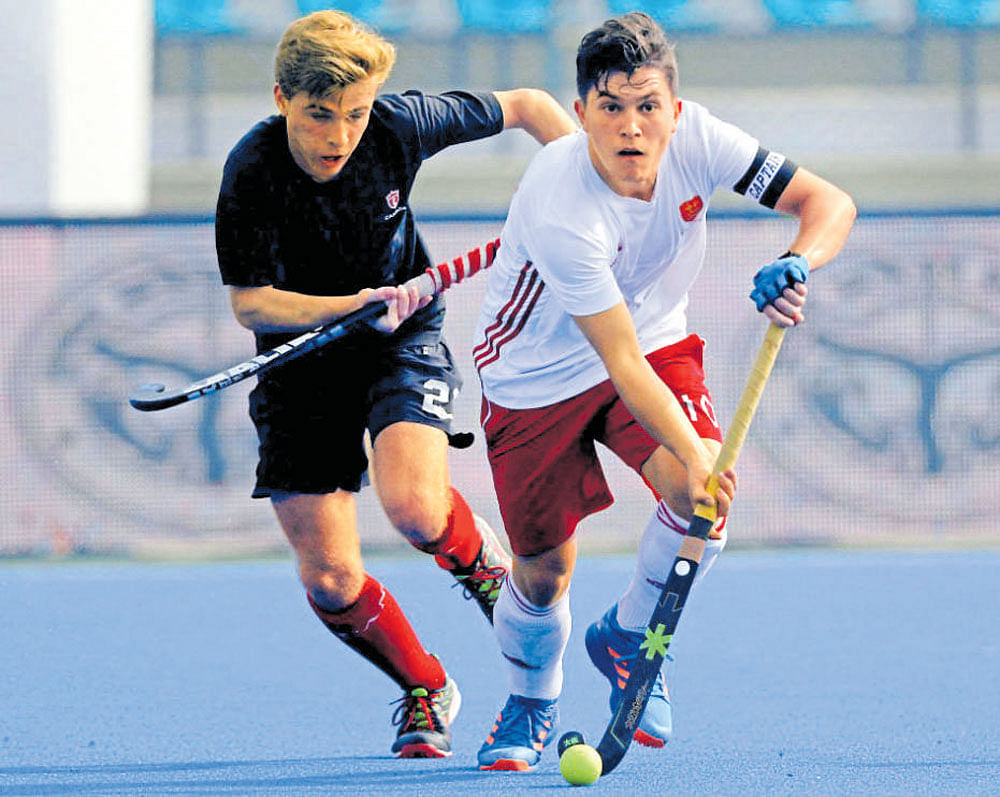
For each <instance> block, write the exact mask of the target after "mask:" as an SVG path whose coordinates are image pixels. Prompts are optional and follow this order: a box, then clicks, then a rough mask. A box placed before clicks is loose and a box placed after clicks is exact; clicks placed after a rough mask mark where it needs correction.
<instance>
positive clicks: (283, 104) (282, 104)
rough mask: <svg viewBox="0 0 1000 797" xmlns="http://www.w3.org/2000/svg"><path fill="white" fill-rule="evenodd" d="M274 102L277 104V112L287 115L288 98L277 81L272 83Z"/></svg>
mask: <svg viewBox="0 0 1000 797" xmlns="http://www.w3.org/2000/svg"><path fill="white" fill-rule="evenodd" d="M274 104H275V105H277V106H278V113H280V114H281V115H282V116H287V115H288V98H287V97H286V96H285V94H284V92H283V91H282V90H281V86H279V85H278V84H277V83H275V84H274Z"/></svg>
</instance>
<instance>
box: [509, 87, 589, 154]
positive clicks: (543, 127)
mask: <svg viewBox="0 0 1000 797" xmlns="http://www.w3.org/2000/svg"><path fill="white" fill-rule="evenodd" d="M493 96H494V97H496V99H497V102H499V103H500V108H501V109H502V110H503V127H504V130H509V129H510V128H512V127H518V128H520V129H521V130H524V131H525V132H527V133H530V134H531V135H532V136H533V137H534V138H535V139H536V140H537V141H538V142H539V143H540V144H548V143H549V142H550V141H553V140H555V139H557V138H559V137H560V136H564V135H566V134H567V133H572V132H573V131H574V130H576V128H577V125H576V122H574V121H573V118H572V117H571V116H570V115H569V113H568V112H567V111H566V109H564V108H563V107H562V106H561V105H560V104H559V103H558V102H557V101H556V99H555V97H553V96H552V95H551V94H549V93H548V92H547V91H543V90H541V89H511V90H509V91H494V92H493Z"/></svg>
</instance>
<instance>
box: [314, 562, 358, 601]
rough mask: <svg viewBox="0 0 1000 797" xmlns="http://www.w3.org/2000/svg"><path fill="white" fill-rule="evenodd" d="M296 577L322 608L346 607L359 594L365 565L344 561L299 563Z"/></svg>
mask: <svg viewBox="0 0 1000 797" xmlns="http://www.w3.org/2000/svg"><path fill="white" fill-rule="evenodd" d="M299 578H300V579H301V580H302V586H303V587H305V589H306V593H307V594H308V595H309V597H310V598H312V600H313V602H314V603H315V604H316V605H317V606H319V607H320V608H321V609H326V610H327V611H331V612H335V611H340V610H341V609H346V608H347V607H348V606H350V605H351V604H352V603H354V602H355V601H356V600H357V599H358V597H359V596H360V595H361V589H362V587H363V586H364V583H365V572H364V568H363V567H361V566H360V564H359V565H353V564H350V563H346V562H324V563H317V562H314V561H309V562H305V561H300V562H299Z"/></svg>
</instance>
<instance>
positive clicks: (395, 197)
mask: <svg viewBox="0 0 1000 797" xmlns="http://www.w3.org/2000/svg"><path fill="white" fill-rule="evenodd" d="M385 204H387V205H388V206H389V210H395V209H396V208H397V207H399V189H398V188H394V189H392V191H390V192H389V193H388V194H386V195H385Z"/></svg>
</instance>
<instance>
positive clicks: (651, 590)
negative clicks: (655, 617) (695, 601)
mask: <svg viewBox="0 0 1000 797" xmlns="http://www.w3.org/2000/svg"><path fill="white" fill-rule="evenodd" d="M687 527H688V522H687V521H686V520H684V518H682V517H681V516H680V515H678V514H677V513H676V512H674V511H673V510H672V509H671V508H670V507H669V506H667V505H666V503H665V502H663V501H660V503H659V504H657V505H656V511H655V512H653V516H652V517H651V518H650V519H649V523H648V524H646V530H645V531H644V532H643V533H642V539H640V540H639V553H638V556H637V560H636V567H635V572H634V574H633V575H632V583H631V584H629V587H628V589H627V590H625V594H624V595H622V597H621V598H620V599H619V600H618V624H619V625H620V626H621V627H622V628H624V629H625V630H626V631H642V630H643V629H644V628H645V627H646V625H647V623H649V616H650V615H651V614H652V613H653V608H654V607H655V606H656V602H657V601H658V600H659V599H660V592H661V590H662V589H663V583H664V580H665V579H666V577H667V574H668V573H669V572H670V568H671V567H672V566H673V564H674V559H675V558H676V557H677V552H678V551H680V548H681V543H682V542H683V541H684V533H685V532H686V531H687ZM725 546H726V530H725V526H723V527H722V537H721V539H718V540H713V539H711V538H710V539H708V540H707V541H706V543H705V553H704V555H703V556H702V558H701V564H699V565H698V574H697V575H696V576H695V579H694V583H695V584H697V583H698V582H699V581H701V579H703V578H704V577H705V574H706V573H707V572H708V571H709V568H711V567H712V564H713V563H714V562H715V560H716V559H717V558H718V556H719V554H720V553H721V552H722V549H723V548H724V547H725ZM692 586H693V585H692Z"/></svg>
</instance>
